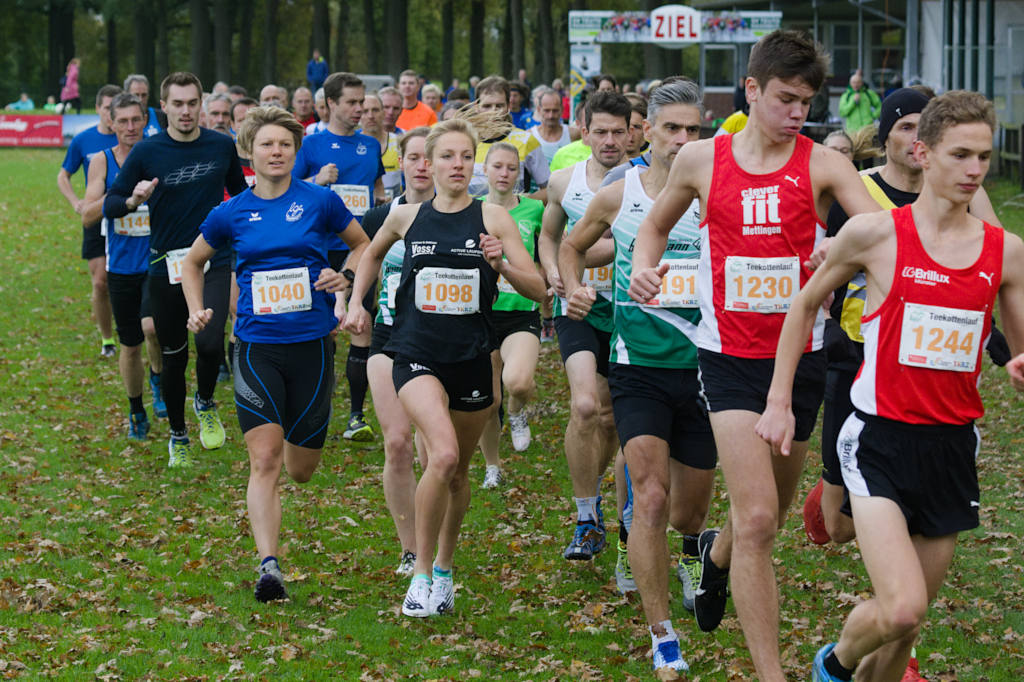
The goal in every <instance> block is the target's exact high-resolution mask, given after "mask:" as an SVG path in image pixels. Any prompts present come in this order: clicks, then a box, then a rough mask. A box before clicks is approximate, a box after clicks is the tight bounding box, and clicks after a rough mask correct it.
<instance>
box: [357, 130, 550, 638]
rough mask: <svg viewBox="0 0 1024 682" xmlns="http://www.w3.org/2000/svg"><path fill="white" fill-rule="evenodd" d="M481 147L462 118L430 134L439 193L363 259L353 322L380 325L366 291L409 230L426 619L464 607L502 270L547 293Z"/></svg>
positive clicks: (404, 395)
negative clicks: (473, 465) (481, 188)
mask: <svg viewBox="0 0 1024 682" xmlns="http://www.w3.org/2000/svg"><path fill="white" fill-rule="evenodd" d="M475 144H476V139H475V133H474V132H473V129H472V127H471V126H469V125H468V124H467V123H465V122H464V121H460V120H458V119H456V120H453V121H445V122H444V123H439V124H437V125H436V126H434V128H433V129H432V130H431V131H430V135H428V136H427V141H426V146H425V151H426V154H427V158H428V159H429V160H430V166H431V169H432V171H433V175H434V185H435V188H436V191H437V196H436V197H435V198H434V199H433V200H432V201H429V202H425V203H422V204H418V205H413V206H398V207H395V208H394V209H392V211H391V214H390V215H389V216H388V218H387V220H385V221H384V224H383V225H382V226H381V228H380V230H379V231H378V232H377V235H376V236H375V237H374V240H373V242H372V243H371V244H370V248H369V249H368V250H367V254H366V257H365V258H364V259H363V263H362V264H361V267H360V268H359V271H358V273H357V276H356V282H355V288H354V290H353V293H352V300H353V305H352V307H351V309H350V311H349V315H348V317H347V318H346V320H345V324H346V326H347V327H349V328H350V329H351V330H352V331H354V332H357V333H359V332H362V331H363V330H364V329H365V327H367V326H368V324H369V314H368V313H367V311H366V310H365V309H364V308H363V307H362V304H361V301H362V297H363V295H364V294H365V293H366V292H367V291H369V290H370V287H371V285H372V283H373V281H374V280H375V279H376V278H377V275H378V272H379V269H380V264H381V260H382V259H383V257H384V254H385V253H386V252H387V250H388V249H389V248H390V247H391V245H392V244H393V243H395V242H396V241H398V240H399V239H404V241H405V243H406V252H405V259H404V263H403V265H402V279H401V283H400V284H399V287H398V289H397V294H396V306H395V307H396V317H395V327H394V331H393V333H392V335H391V339H390V341H388V343H387V345H386V346H385V350H386V351H389V352H393V353H394V354H395V358H394V370H393V378H394V382H395V389H396V390H397V392H398V397H399V400H400V401H401V403H402V406H403V407H404V408H405V411H406V413H407V414H408V415H409V417H410V419H411V420H412V422H413V424H414V425H415V426H416V429H417V431H418V432H419V434H420V435H421V436H422V438H423V443H424V445H425V447H426V457H427V466H426V468H425V469H424V470H423V474H422V476H421V477H420V481H419V484H418V485H417V487H416V567H415V569H414V575H413V578H412V581H411V583H410V585H409V590H408V593H407V594H406V597H405V600H404V603H403V605H402V613H404V614H405V615H407V616H413V617H420V618H422V617H426V616H429V615H434V614H437V613H446V612H450V611H451V610H452V609H453V607H454V600H455V594H454V586H453V582H452V559H453V555H454V552H455V544H456V541H457V539H458V533H459V528H460V527H461V525H462V519H463V517H464V515H465V513H466V509H467V507H468V505H469V492H470V490H469V485H468V480H467V473H468V468H469V462H470V459H471V457H472V454H473V451H474V450H475V449H476V444H477V441H478V440H479V438H480V433H481V431H482V430H483V426H484V422H485V421H486V418H487V411H486V410H487V407H488V406H490V404H491V403H492V401H493V396H492V395H491V376H490V368H491V363H490V358H489V357H488V356H489V353H490V350H491V349H492V348H493V347H494V332H493V330H492V327H491V321H490V311H491V301H492V300H493V299H494V295H495V294H496V293H497V279H498V275H499V274H501V275H502V276H504V277H505V278H506V279H507V280H509V282H511V283H512V284H513V286H515V287H517V290H518V291H520V293H523V294H525V295H528V296H530V297H535V298H541V297H543V295H544V282H543V279H542V278H541V277H540V275H539V274H538V273H537V270H536V268H535V267H534V265H533V264H532V263H531V262H530V257H529V254H528V253H527V252H526V249H525V248H524V247H523V245H522V242H521V241H520V239H519V231H518V230H517V229H516V226H515V223H514V222H513V221H512V219H511V218H510V217H509V216H508V212H507V211H504V210H502V209H500V208H499V207H497V206H491V205H490V204H484V203H482V202H477V201H473V199H472V198H471V197H470V196H469V194H468V191H467V190H468V186H469V179H470V177H471V172H472V165H473V159H474V154H475V150H474V148H473V147H474V146H475ZM478 240H479V242H478ZM502 251H504V255H505V256H506V257H507V259H508V260H503V259H502ZM442 291H443V292H445V293H444V294H441V293H439V292H442ZM435 549H436V550H437V556H436V558H435V556H434V552H435ZM432 562H433V564H434V566H433V571H432V573H431V563H432Z"/></svg>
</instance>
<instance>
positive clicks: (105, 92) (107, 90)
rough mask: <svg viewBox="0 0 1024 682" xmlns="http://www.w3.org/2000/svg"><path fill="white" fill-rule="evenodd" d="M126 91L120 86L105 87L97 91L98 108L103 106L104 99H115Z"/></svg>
mask: <svg viewBox="0 0 1024 682" xmlns="http://www.w3.org/2000/svg"><path fill="white" fill-rule="evenodd" d="M122 92H124V90H122V89H121V86H119V85H109V84H108V85H104V86H103V87H102V88H100V89H99V90H97V91H96V108H97V109H99V108H100V105H101V104H103V98H104V97H109V98H110V99H114V98H115V97H117V96H118V95H120V94H121V93H122Z"/></svg>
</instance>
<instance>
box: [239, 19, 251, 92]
mask: <svg viewBox="0 0 1024 682" xmlns="http://www.w3.org/2000/svg"><path fill="white" fill-rule="evenodd" d="M251 73H252V5H250V4H249V3H247V2H240V3H238V83H239V84H241V85H242V86H243V87H246V88H248V87H249V77H250V75H251Z"/></svg>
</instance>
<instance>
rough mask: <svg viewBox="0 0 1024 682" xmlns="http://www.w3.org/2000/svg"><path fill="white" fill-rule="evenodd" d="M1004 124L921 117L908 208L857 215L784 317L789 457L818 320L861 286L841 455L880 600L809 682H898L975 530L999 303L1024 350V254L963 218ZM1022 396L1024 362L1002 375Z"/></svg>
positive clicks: (1014, 342) (784, 433) (1023, 248)
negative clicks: (986, 382)
mask: <svg viewBox="0 0 1024 682" xmlns="http://www.w3.org/2000/svg"><path fill="white" fill-rule="evenodd" d="M995 122H996V118H995V110H994V108H993V106H992V104H991V102H989V101H988V100H986V99H985V98H984V97H983V96H982V95H980V94H978V93H974V92H966V91H954V92H949V93H946V94H945V95H942V96H940V97H938V98H936V99H934V100H932V101H931V102H929V103H928V105H927V106H926V107H925V109H924V111H923V112H922V113H921V118H920V122H919V127H918V140H917V142H915V143H914V156H915V158H916V159H917V161H918V163H919V164H920V165H921V168H922V176H923V186H922V187H921V192H920V195H919V196H918V198H917V199H916V200H915V201H914V202H913V203H912V204H910V205H909V206H903V207H900V208H896V209H893V210H891V211H880V212H876V213H872V214H870V215H864V216H856V217H854V218H853V219H851V220H850V221H849V222H848V223H847V224H846V226H844V227H843V229H842V231H841V232H840V233H839V236H838V237H837V238H836V240H835V242H834V243H833V245H832V248H831V249H830V251H829V254H828V258H827V259H826V260H825V263H824V265H823V266H822V267H821V268H820V269H819V270H820V271H819V272H817V273H815V275H814V277H813V278H811V280H810V281H809V282H808V283H807V285H806V286H805V288H804V289H803V290H802V291H801V292H800V294H799V296H797V297H796V299H795V300H794V301H793V305H792V307H791V309H790V313H789V314H788V315H787V316H786V321H785V324H784V325H783V328H782V335H781V337H780V339H779V346H778V354H777V357H776V369H775V374H774V377H773V378H772V384H771V390H770V391H769V394H768V405H767V409H766V410H765V413H764V415H763V416H762V418H761V420H760V421H759V422H758V424H757V427H756V429H757V433H758V434H760V435H761V436H762V437H763V438H764V439H765V440H766V441H767V442H768V443H769V444H770V446H771V447H772V449H773V450H777V451H780V452H781V453H782V455H783V456H785V455H786V453H787V452H789V451H790V449H791V445H790V443H791V441H792V437H793V417H792V414H791V410H790V398H789V396H790V391H791V389H790V385H791V383H792V377H793V373H794V369H795V366H796V364H797V361H798V360H799V357H800V353H801V347H802V346H803V344H804V341H803V339H804V338H805V337H806V335H807V332H808V331H809V329H810V328H811V325H812V324H813V320H814V317H815V315H816V311H817V309H818V308H819V306H820V305H821V303H822V302H823V301H824V300H825V298H826V297H827V296H828V295H829V294H830V293H831V292H832V291H833V290H834V289H835V288H836V287H837V286H839V285H840V284H842V283H843V282H847V281H849V280H850V278H851V277H853V275H854V274H856V273H857V272H859V271H863V272H864V273H865V280H866V289H867V296H866V298H867V301H866V303H865V305H864V313H865V315H864V318H863V322H862V326H861V333H862V334H863V335H864V339H865V344H864V364H863V366H862V367H861V370H860V372H859V373H858V375H857V378H856V380H855V381H854V384H853V389H852V393H851V396H852V400H853V404H854V407H855V409H856V412H855V413H854V414H853V415H851V416H850V417H849V418H848V419H847V420H846V423H845V424H844V425H843V428H842V430H841V432H840V436H839V444H838V450H839V452H840V465H841V467H842V472H843V480H844V481H845V482H846V485H847V487H848V488H849V491H850V504H851V507H852V510H853V519H854V524H855V526H856V530H857V540H858V545H859V547H860V551H861V555H862V556H863V558H864V564H865V567H866V568H867V571H868V575H869V577H870V578H871V584H872V587H873V588H874V597H873V598H871V599H868V600H866V601H863V602H861V603H860V604H858V605H857V606H856V607H855V608H854V609H853V611H852V612H851V613H850V615H849V617H848V618H847V620H846V624H845V626H844V627H843V631H842V635H841V636H840V638H839V642H838V643H836V644H827V645H825V646H823V647H822V648H821V649H820V650H819V651H818V654H817V656H815V659H814V666H813V679H814V680H818V681H821V682H832V681H846V680H850V679H852V676H853V674H854V672H855V671H856V675H857V680H858V682H866V681H871V680H895V679H898V678H899V676H900V674H901V672H902V671H904V669H905V666H906V665H907V659H908V656H909V655H910V651H911V648H912V647H913V645H914V641H915V639H916V637H917V634H918V632H919V630H920V628H921V626H922V625H923V623H924V619H925V615H926V613H927V609H928V605H929V604H930V603H931V601H932V600H933V599H934V598H935V595H936V593H937V592H938V589H939V587H941V585H942V583H943V581H944V579H945V575H946V570H947V569H948V567H949V564H950V562H951V561H952V558H953V551H954V549H955V546H956V539H957V534H958V533H959V532H960V531H964V530H970V529H972V528H976V527H977V526H978V509H979V506H980V504H979V490H978V477H977V471H976V469H975V457H976V456H977V451H978V447H979V445H980V443H979V436H978V431H977V429H976V428H975V426H974V420H975V419H978V418H979V417H981V416H982V414H983V413H984V407H983V405H982V403H981V396H980V395H979V393H978V381H979V375H980V372H981V352H982V349H983V347H984V345H985V342H986V341H987V338H988V335H989V332H990V328H991V320H992V310H993V305H994V302H995V299H996V296H997V294H998V296H999V304H1000V312H1001V320H1002V323H1003V324H1004V326H1005V329H1006V332H1007V337H1008V338H1009V340H1010V345H1011V347H1012V349H1013V352H1015V353H1021V351H1022V350H1024V243H1022V242H1021V240H1020V238H1019V237H1017V236H1015V235H1013V234H1011V233H1008V232H1004V231H1003V230H1002V229H1000V228H998V227H995V226H993V225H989V224H987V223H985V222H984V221H982V220H980V219H978V218H977V217H975V216H973V215H971V214H970V213H969V212H968V210H967V209H968V204H969V202H970V201H971V199H972V197H973V196H974V194H975V192H976V191H977V190H978V188H979V187H980V186H981V182H982V180H984V178H985V173H986V172H987V171H988V167H989V163H990V161H991V155H992V133H993V131H994V129H995ZM1007 369H1008V371H1009V374H1010V380H1011V384H1012V385H1013V387H1014V388H1016V389H1017V390H1018V391H1024V354H1020V355H1018V356H1017V357H1015V358H1014V359H1013V360H1011V361H1010V363H1009V364H1008V365H1007Z"/></svg>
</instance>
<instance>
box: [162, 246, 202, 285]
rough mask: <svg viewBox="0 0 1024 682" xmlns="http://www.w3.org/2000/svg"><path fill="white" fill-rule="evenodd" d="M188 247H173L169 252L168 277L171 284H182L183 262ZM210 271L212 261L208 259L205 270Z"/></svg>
mask: <svg viewBox="0 0 1024 682" xmlns="http://www.w3.org/2000/svg"><path fill="white" fill-rule="evenodd" d="M187 253H188V249H172V250H170V251H168V252H167V279H168V280H170V282H171V284H181V264H182V263H183V262H184V261H185V255H186V254H187ZM209 271H210V261H206V266H205V267H204V268H203V272H209Z"/></svg>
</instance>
